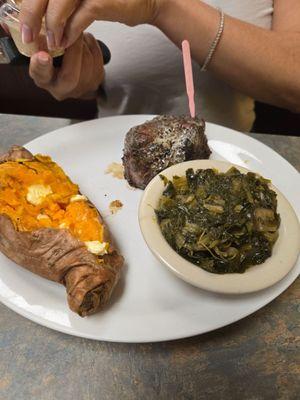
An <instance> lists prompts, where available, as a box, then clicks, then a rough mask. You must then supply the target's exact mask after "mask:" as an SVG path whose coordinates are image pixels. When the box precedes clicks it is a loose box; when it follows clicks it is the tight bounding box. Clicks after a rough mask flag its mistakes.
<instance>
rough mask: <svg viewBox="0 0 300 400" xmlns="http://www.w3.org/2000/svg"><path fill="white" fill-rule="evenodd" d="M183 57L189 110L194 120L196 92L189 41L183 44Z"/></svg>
mask: <svg viewBox="0 0 300 400" xmlns="http://www.w3.org/2000/svg"><path fill="white" fill-rule="evenodd" d="M181 45H182V56H183V65H184V74H185V85H186V93H187V96H188V99H189V108H190V114H191V117H192V118H195V90H194V79H193V68H192V58H191V49H190V44H189V42H188V41H187V40H184V41H183V42H182V44H181Z"/></svg>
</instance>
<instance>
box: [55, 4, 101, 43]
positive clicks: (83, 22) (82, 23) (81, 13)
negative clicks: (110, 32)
mask: <svg viewBox="0 0 300 400" xmlns="http://www.w3.org/2000/svg"><path fill="white" fill-rule="evenodd" d="M96 15H97V7H96V1H95V0H90V1H82V2H81V4H80V5H79V7H78V8H77V9H76V11H75V12H74V13H73V14H72V15H71V17H70V18H69V19H68V21H67V24H66V27H65V30H64V38H63V42H62V44H63V46H64V47H68V46H70V45H71V44H72V43H74V42H75V40H77V39H78V37H79V35H80V34H81V32H83V31H84V30H85V29H86V28H87V27H88V26H89V25H90V24H91V23H92V22H93V21H95V20H96V19H97V17H96Z"/></svg>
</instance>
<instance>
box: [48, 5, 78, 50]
mask: <svg viewBox="0 0 300 400" xmlns="http://www.w3.org/2000/svg"><path fill="white" fill-rule="evenodd" d="M78 3H79V0H50V1H49V3H48V7H47V12H46V26H47V41H48V47H49V49H50V50H52V49H55V48H56V47H60V46H61V40H62V36H63V32H64V27H65V23H66V21H67V19H68V18H69V17H70V15H71V14H72V13H73V11H74V10H75V8H76V7H77V5H78Z"/></svg>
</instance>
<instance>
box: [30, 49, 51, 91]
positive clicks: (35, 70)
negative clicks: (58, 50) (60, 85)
mask: <svg viewBox="0 0 300 400" xmlns="http://www.w3.org/2000/svg"><path fill="white" fill-rule="evenodd" d="M29 75H30V76H31V78H32V79H33V80H34V83H35V84H36V85H37V86H38V87H40V88H43V89H49V87H50V86H51V83H52V82H53V81H54V78H55V70H54V67H53V65H52V58H51V57H50V55H49V54H48V53H46V52H44V51H40V52H38V53H36V54H34V55H33V56H32V57H31V60H30V66H29Z"/></svg>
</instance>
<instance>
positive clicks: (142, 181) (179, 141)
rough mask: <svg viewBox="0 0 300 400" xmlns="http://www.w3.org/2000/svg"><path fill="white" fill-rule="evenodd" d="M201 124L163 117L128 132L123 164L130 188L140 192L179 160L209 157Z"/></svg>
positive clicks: (195, 120)
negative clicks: (137, 189)
mask: <svg viewBox="0 0 300 400" xmlns="http://www.w3.org/2000/svg"><path fill="white" fill-rule="evenodd" d="M204 132H205V122H204V121H203V120H202V119H199V118H191V117H186V116H185V117H178V116H168V115H163V116H159V117H155V118H154V119H152V120H151V121H147V122H145V123H144V124H142V125H138V126H136V127H133V128H131V129H130V131H129V132H128V133H127V135H126V138H125V144H124V154H123V164H124V172H125V178H126V179H127V181H128V183H129V184H130V185H131V186H134V187H137V188H140V189H144V188H145V187H146V186H147V184H148V183H149V182H150V181H151V179H152V178H154V177H155V176H156V175H157V174H158V173H160V172H161V171H163V170H164V169H166V168H168V167H170V166H171V165H174V164H179V163H181V162H183V161H188V160H195V159H207V158H209V156H210V154H211V151H210V149H209V147H208V144H207V138H206V136H205V133H204Z"/></svg>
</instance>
